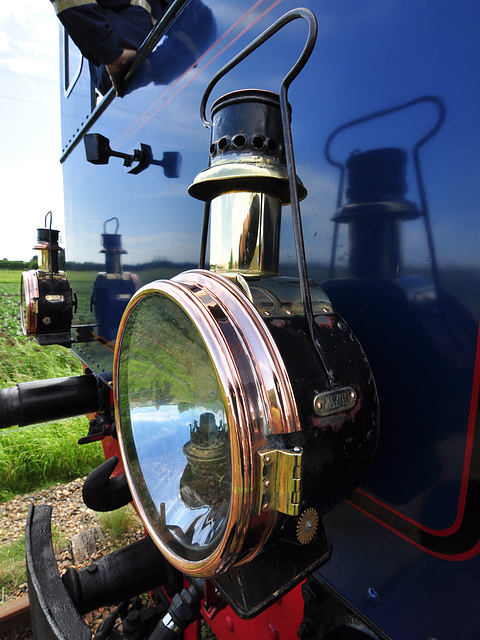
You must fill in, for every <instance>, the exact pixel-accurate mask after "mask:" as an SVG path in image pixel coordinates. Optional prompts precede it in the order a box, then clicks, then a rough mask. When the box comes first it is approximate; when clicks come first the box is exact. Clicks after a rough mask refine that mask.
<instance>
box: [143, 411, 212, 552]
mask: <svg viewBox="0 0 480 640" xmlns="http://www.w3.org/2000/svg"><path fill="white" fill-rule="evenodd" d="M205 412H206V409H205V407H195V409H190V410H187V411H183V412H182V413H179V409H178V406H177V405H163V406H160V407H158V408H157V407H155V406H154V405H152V406H141V407H134V408H132V409H131V412H130V415H131V425H132V434H133V439H134V442H135V447H136V452H137V456H138V461H139V464H140V468H141V471H142V474H143V477H144V480H145V484H146V486H147V489H148V491H149V493H150V496H151V498H152V501H153V504H154V505H155V509H156V510H157V512H160V505H161V503H165V512H166V524H167V526H168V527H171V531H172V533H177V535H181V536H182V535H183V534H185V533H186V532H187V530H189V539H190V540H191V541H192V542H194V543H195V544H199V545H203V544H207V543H208V542H209V541H210V540H211V538H212V536H213V535H214V534H215V533H216V531H217V530H218V525H219V522H218V521H217V522H215V518H214V517H213V516H212V514H211V508H210V505H209V504H206V505H204V506H199V507H196V508H192V507H190V506H188V505H186V504H185V502H184V501H183V500H182V498H181V496H180V483H181V479H182V475H183V474H184V472H185V468H186V466H187V464H188V461H187V459H186V457H185V455H184V453H183V446H184V445H185V444H186V443H187V442H188V441H189V440H190V425H191V424H193V422H194V421H195V420H196V421H197V423H199V422H200V415H201V414H202V413H205ZM216 419H217V424H218V423H219V422H220V420H222V421H223V423H225V418H224V415H223V413H220V414H218V415H217V416H216ZM217 520H218V519H217ZM176 527H179V528H180V529H181V532H180V531H176V529H175V528H176Z"/></svg>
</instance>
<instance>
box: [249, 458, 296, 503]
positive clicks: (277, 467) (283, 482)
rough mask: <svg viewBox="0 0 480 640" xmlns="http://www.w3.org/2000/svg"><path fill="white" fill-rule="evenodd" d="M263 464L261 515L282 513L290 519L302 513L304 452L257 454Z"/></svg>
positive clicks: (261, 467) (261, 464)
mask: <svg viewBox="0 0 480 640" xmlns="http://www.w3.org/2000/svg"><path fill="white" fill-rule="evenodd" d="M257 456H258V459H259V462H260V482H261V486H260V491H259V495H260V504H259V509H258V512H259V513H262V512H264V511H280V512H281V513H285V514H286V515H288V516H298V514H299V513H300V500H301V480H302V450H301V449H300V447H295V449H294V450H285V449H270V450H263V451H257Z"/></svg>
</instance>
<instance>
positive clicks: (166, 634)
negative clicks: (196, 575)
mask: <svg viewBox="0 0 480 640" xmlns="http://www.w3.org/2000/svg"><path fill="white" fill-rule="evenodd" d="M203 597H204V592H203V588H202V587H201V586H200V583H199V582H192V584H190V586H189V587H186V588H185V589H183V590H182V591H181V592H180V593H177V594H175V596H174V597H173V599H172V602H171V604H170V607H169V608H168V612H167V615H165V616H164V617H163V618H162V620H160V622H159V623H158V625H157V626H156V627H155V629H154V631H153V633H152V635H151V636H149V639H148V640H179V638H182V637H183V632H184V631H185V629H186V628H187V627H188V625H189V624H191V623H192V622H193V621H194V620H196V619H197V618H198V617H199V616H200V607H201V604H202V598H203Z"/></svg>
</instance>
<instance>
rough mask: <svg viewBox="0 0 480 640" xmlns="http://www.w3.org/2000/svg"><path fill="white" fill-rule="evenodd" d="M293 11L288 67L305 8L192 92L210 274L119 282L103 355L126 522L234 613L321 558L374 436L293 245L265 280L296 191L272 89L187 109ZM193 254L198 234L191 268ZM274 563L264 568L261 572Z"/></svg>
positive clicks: (351, 343) (361, 367)
mask: <svg viewBox="0 0 480 640" xmlns="http://www.w3.org/2000/svg"><path fill="white" fill-rule="evenodd" d="M296 18H303V19H305V20H307V22H308V24H309V28H310V31H309V40H308V44H307V46H306V47H305V50H304V52H303V54H302V56H301V58H300V59H299V61H298V63H297V65H296V66H295V71H296V73H298V72H299V70H300V69H301V68H302V67H303V65H304V64H305V63H306V60H307V58H308V56H309V55H310V52H311V50H312V48H313V43H314V41H315V35H316V21H315V18H314V16H313V14H311V12H310V11H308V10H305V9H299V10H296V11H292V12H290V13H288V14H286V15H285V16H283V18H281V19H280V20H279V21H277V23H275V24H274V25H273V26H272V27H271V28H270V29H268V30H267V31H266V32H265V33H264V34H262V35H261V36H260V37H259V38H258V39H257V40H255V41H254V42H253V43H252V44H251V45H250V46H249V47H247V48H246V49H245V50H244V51H243V52H241V53H240V54H239V55H238V56H237V57H236V58H234V59H233V60H232V61H231V62H230V63H229V64H228V65H226V67H224V69H222V70H221V71H220V72H219V73H218V74H217V75H216V76H215V77H214V78H213V79H212V81H211V82H210V84H209V86H208V87H207V90H206V91H205V94H204V100H203V104H202V108H201V111H202V116H203V119H204V122H206V123H207V125H208V126H210V128H211V144H210V163H209V167H208V168H207V169H206V170H205V171H203V172H201V173H200V174H199V175H198V176H197V177H196V178H195V180H194V181H193V184H192V185H191V187H190V188H189V192H190V194H191V195H193V196H194V197H197V198H199V199H201V200H204V201H205V202H206V207H205V209H206V219H207V220H209V221H210V228H211V231H210V256H209V263H210V268H211V270H210V271H206V270H204V269H203V268H202V269H198V270H193V271H188V272H184V273H181V274H180V275H178V276H176V277H175V278H173V279H172V280H158V281H156V282H153V283H151V284H149V285H146V286H144V287H142V288H141V289H140V290H139V291H137V292H136V293H135V295H134V296H133V297H132V299H131V300H130V302H129V304H128V306H127V308H126V311H125V314H124V316H123V318H122V322H121V325H120V330H119V333H118V338H117V343H116V350H115V365H114V387H115V401H116V411H117V427H118V432H119V441H120V447H121V451H122V457H123V461H124V466H125V472H126V476H127V480H128V483H129V486H130V490H131V492H132V495H133V497H134V501H135V503H136V505H137V507H138V509H139V512H140V515H141V517H142V520H143V522H144V523H145V526H146V528H147V530H148V532H149V534H150V535H151V537H152V538H153V540H154V541H155V543H156V544H157V545H158V547H159V548H160V550H161V551H162V552H163V553H164V555H165V556H166V557H167V559H168V560H169V561H170V562H171V563H172V564H173V565H174V566H175V567H176V568H178V569H179V570H181V571H182V572H184V573H186V574H187V575H192V576H197V577H203V578H212V579H213V580H214V582H215V585H216V586H217V588H218V589H219V590H220V591H221V593H222V594H223V595H224V597H225V598H226V599H227V600H228V602H229V604H230V605H231V606H232V607H233V608H234V609H235V610H236V611H237V613H239V614H240V615H243V616H251V615H254V614H255V613H257V612H259V611H260V610H261V609H262V608H264V607H265V606H267V605H268V603H269V602H271V601H272V599H275V598H277V597H279V596H280V595H281V594H282V593H283V592H285V591H287V590H288V589H290V588H291V587H292V586H294V585H295V584H296V583H298V582H299V581H300V580H301V579H302V578H303V577H306V576H307V575H308V574H309V573H310V572H311V571H312V570H314V569H315V568H316V567H318V566H319V565H321V564H322V563H323V562H325V561H326V560H327V559H328V557H329V554H330V545H329V543H328V542H327V540H326V537H325V533H324V530H323V526H322V522H321V516H322V514H323V513H325V512H326V511H327V510H329V509H330V508H332V507H333V506H334V505H335V504H336V503H338V502H339V501H340V500H342V499H344V498H345V497H347V496H348V495H349V494H350V493H351V491H352V490H353V489H354V488H355V487H356V486H357V485H358V483H359V482H360V480H361V478H362V477H363V475H364V474H365V472H366V470H367V468H368V466H369V463H370V460H371V457H372V455H373V452H374V450H375V444H376V440H377V428H378V422H377V403H376V394H375V385H374V382H373V378H372V376H371V372H370V369H369V366H368V363H367V362H366V359H365V356H364V354H363V351H362V350H361V347H360V345H359V344H358V342H357V341H356V340H355V338H354V337H353V335H352V333H351V331H350V330H349V329H348V327H347V326H346V325H345V323H344V322H343V321H342V319H341V318H340V317H339V316H338V315H337V314H336V313H335V311H334V310H333V309H332V306H331V304H330V301H329V300H328V297H327V296H326V294H325V293H324V292H323V290H322V289H321V288H320V287H319V286H318V285H314V284H311V283H310V282H309V281H308V277H307V276H306V265H305V260H304V255H303V253H302V247H303V244H302V240H301V238H300V239H298V238H297V239H298V240H299V242H298V244H297V247H299V251H300V253H302V255H301V257H300V259H299V262H300V264H301V268H300V279H295V278H285V277H283V276H281V275H279V273H278V271H279V270H278V264H279V260H278V255H279V239H280V217H281V216H280V214H281V207H282V205H283V204H287V203H290V202H291V204H292V210H293V211H294V218H295V215H296V216H297V217H296V218H295V219H294V227H296V228H297V230H298V228H300V236H301V226H300V224H299V222H300V221H299V215H298V200H299V198H303V197H305V195H306V190H305V188H304V187H303V185H302V183H301V182H300V180H299V179H298V178H297V177H296V174H295V168H294V163H293V151H292V145H291V138H290V135H291V134H290V128H289V127H290V122H289V121H290V112H289V107H288V102H287V101H286V86H287V81H286V80H285V81H284V83H283V85H282V91H281V94H280V95H279V96H278V95H276V94H273V93H270V92H266V91H259V90H247V91H237V92H233V93H231V94H228V95H226V96H223V97H222V98H220V99H219V100H217V101H216V102H215V103H214V104H213V107H212V122H208V121H206V118H205V117H204V111H205V103H206V100H207V98H208V95H209V94H210V91H211V89H212V88H213V86H214V85H215V83H216V82H217V81H218V80H219V78H220V77H222V75H224V74H225V73H226V72H227V71H229V70H230V69H231V68H232V67H233V66H235V65H236V64H238V62H240V60H242V59H243V58H244V57H245V56H246V55H248V54H249V53H250V52H251V51H252V50H253V49H254V48H256V47H258V46H259V45H260V44H262V43H263V42H264V41H265V39H267V38H268V37H270V36H271V35H272V34H273V33H275V32H276V31H278V30H279V29H280V28H281V27H282V26H284V25H285V24H286V23H288V22H290V21H291V20H293V19H296ZM295 75H296V74H294V73H292V72H291V73H290V74H289V76H288V80H289V81H291V80H292V79H293V77H295ZM295 212H297V213H295ZM205 226H207V225H205ZM205 247H206V235H205V236H204V242H203V247H202V255H201V259H200V265H201V266H203V265H204V264H205V261H206V257H205V254H204V251H205ZM280 560H281V562H282V572H273V574H272V572H271V566H272V565H274V564H275V563H278V562H279V561H280ZM260 573H261V575H262V576H264V575H265V576H267V577H266V578H265V580H264V581H263V582H262V581H259V580H258V575H259V574H260ZM253 584H254V586H255V588H254V589H252V588H251V587H252V585H253Z"/></svg>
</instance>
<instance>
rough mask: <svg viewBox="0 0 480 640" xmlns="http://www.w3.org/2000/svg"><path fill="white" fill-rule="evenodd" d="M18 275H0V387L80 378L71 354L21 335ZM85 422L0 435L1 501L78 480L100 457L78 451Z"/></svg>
mask: <svg viewBox="0 0 480 640" xmlns="http://www.w3.org/2000/svg"><path fill="white" fill-rule="evenodd" d="M20 277H21V272H20V271H10V270H3V269H2V270H0V388H8V387H13V386H15V385H16V384H17V383H19V382H28V381H32V380H44V379H48V378H61V377H65V376H71V375H79V374H81V372H82V368H81V365H80V362H79V361H78V360H77V358H75V356H74V355H73V354H72V353H71V351H70V350H68V349H65V348H64V347H59V346H49V347H41V346H40V345H39V344H38V343H37V342H36V341H35V340H33V339H31V338H26V337H25V336H23V334H22V331H21V325H20V307H19V300H20V298H19V295H18V293H19V289H20V286H19V282H20ZM87 432H88V420H87V418H86V417H81V418H71V419H69V420H62V421H60V422H55V423H47V424H43V425H37V426H34V427H24V428H21V429H20V428H15V427H11V428H9V429H2V430H1V431H0V500H1V501H5V500H8V499H10V498H11V497H13V496H15V495H18V494H22V493H26V492H31V491H34V490H36V489H41V488H44V487H47V486H51V485H53V484H55V483H57V482H69V481H70V480H73V479H74V478H78V477H82V476H84V475H86V474H88V473H89V472H90V471H91V470H92V469H94V468H95V467H97V466H98V465H99V464H100V463H101V462H102V460H103V459H104V458H103V450H102V447H101V445H100V444H99V443H93V444H87V445H83V446H79V445H78V444H77V440H78V439H79V438H81V437H82V436H84V435H86V433H87Z"/></svg>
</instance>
